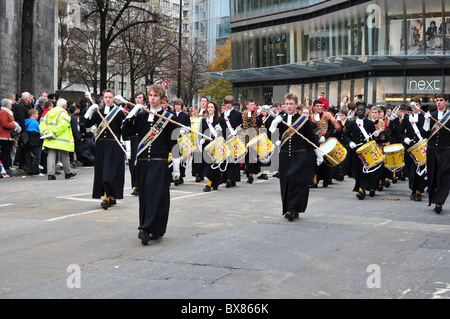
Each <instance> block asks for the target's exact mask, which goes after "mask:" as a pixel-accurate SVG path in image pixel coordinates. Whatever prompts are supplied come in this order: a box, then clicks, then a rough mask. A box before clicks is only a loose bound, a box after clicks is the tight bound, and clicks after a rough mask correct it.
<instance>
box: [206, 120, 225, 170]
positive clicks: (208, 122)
mask: <svg viewBox="0 0 450 319" xmlns="http://www.w3.org/2000/svg"><path fill="white" fill-rule="evenodd" d="M227 118H228V117H227ZM209 119H210V117H207V118H206V124H208V128H209V130H210V132H211V134H212V135H214V138H217V137H218V133H217V131H216V130H215V129H214V127H213V126H212V123H211V122H210V120H209ZM220 164H222V163H217V166H215V165H214V163H212V164H211V168H212V169H217V168H218V169H219V170H220V171H221V172H222V173H223V172H225V171H226V170H227V167H228V158H227V159H226V160H225V168H224V169H223V170H222V168H220Z"/></svg>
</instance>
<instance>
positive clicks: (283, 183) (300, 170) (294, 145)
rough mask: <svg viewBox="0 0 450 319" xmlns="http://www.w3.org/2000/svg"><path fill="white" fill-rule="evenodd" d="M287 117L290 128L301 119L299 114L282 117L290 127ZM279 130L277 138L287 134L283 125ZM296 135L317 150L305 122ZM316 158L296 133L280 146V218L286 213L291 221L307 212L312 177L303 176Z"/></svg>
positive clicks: (312, 149)
mask: <svg viewBox="0 0 450 319" xmlns="http://www.w3.org/2000/svg"><path fill="white" fill-rule="evenodd" d="M289 117H292V118H291V121H290V122H291V125H293V124H294V123H295V122H296V121H297V120H298V119H299V118H300V117H302V115H300V114H298V113H295V114H294V115H288V114H287V113H285V114H283V116H282V118H283V121H284V122H286V123H289ZM278 129H279V133H280V138H282V136H283V134H284V133H285V132H286V131H287V130H290V128H289V127H288V126H286V124H284V123H279V124H278ZM298 132H299V133H300V134H302V135H303V136H304V137H305V138H307V139H308V140H309V141H311V142H313V143H314V144H315V145H316V146H317V147H318V146H319V143H318V140H317V137H316V135H315V134H314V132H313V129H312V125H311V123H310V122H309V120H308V119H306V122H305V124H303V126H301V128H300V129H298ZM315 158H316V157H315V156H314V148H313V147H312V146H311V145H310V144H309V143H308V142H307V141H305V139H304V138H302V137H301V136H299V135H298V134H297V133H295V132H294V134H293V135H292V136H291V137H290V138H289V139H288V140H287V141H286V142H285V143H284V144H283V145H280V154H279V159H280V162H279V177H280V188H281V200H282V203H283V212H282V214H283V215H284V214H286V213H287V212H289V213H291V214H292V215H293V216H294V217H297V216H298V214H299V213H304V212H305V211H306V208H307V206H308V199H309V185H310V184H311V182H312V179H311V177H312V176H311V175H309V174H305V172H309V171H310V169H311V167H313V166H314V165H315ZM311 162H313V163H311Z"/></svg>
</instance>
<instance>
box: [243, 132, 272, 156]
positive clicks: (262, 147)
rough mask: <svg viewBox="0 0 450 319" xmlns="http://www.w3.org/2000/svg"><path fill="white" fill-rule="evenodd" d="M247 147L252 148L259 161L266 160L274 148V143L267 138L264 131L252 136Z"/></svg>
mask: <svg viewBox="0 0 450 319" xmlns="http://www.w3.org/2000/svg"><path fill="white" fill-rule="evenodd" d="M247 147H248V148H249V149H250V148H253V149H254V150H255V151H256V153H257V154H258V156H259V160H260V161H261V162H268V161H269V160H270V157H271V156H272V154H273V151H274V150H275V145H274V144H273V143H272V142H271V141H270V140H269V137H268V136H267V134H266V133H261V134H259V135H258V136H256V137H254V138H252V139H251V140H250V141H249V142H248V143H247Z"/></svg>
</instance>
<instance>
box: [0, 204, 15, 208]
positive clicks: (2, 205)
mask: <svg viewBox="0 0 450 319" xmlns="http://www.w3.org/2000/svg"><path fill="white" fill-rule="evenodd" d="M12 205H14V204H0V207H5V206H12Z"/></svg>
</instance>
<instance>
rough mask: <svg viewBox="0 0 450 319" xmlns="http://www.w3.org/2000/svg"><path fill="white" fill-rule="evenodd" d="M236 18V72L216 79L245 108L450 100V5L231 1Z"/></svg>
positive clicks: (434, 0)
mask: <svg viewBox="0 0 450 319" xmlns="http://www.w3.org/2000/svg"><path fill="white" fill-rule="evenodd" d="M230 12H231V39H232V64H233V70H232V71H228V72H221V73H218V74H213V75H212V76H216V77H222V78H227V79H229V80H231V81H232V82H233V87H234V92H233V94H234V95H235V96H236V97H239V100H240V101H243V100H244V99H245V98H247V97H251V98H254V99H256V100H257V101H258V103H260V104H271V103H273V102H274V101H276V100H281V99H282V98H283V96H284V94H285V93H287V92H294V93H296V94H297V95H298V96H299V97H300V98H301V101H302V103H303V104H305V105H310V104H311V103H312V101H313V100H314V99H316V98H317V97H319V96H320V93H321V92H325V93H326V96H327V99H328V100H329V102H330V103H331V104H333V105H339V103H340V102H341V101H344V100H347V99H348V100H350V101H353V100H354V99H355V96H356V95H358V94H363V95H364V99H365V101H366V102H368V103H369V104H378V103H392V104H398V103H403V102H404V101H406V100H409V98H411V97H413V96H421V97H423V99H424V102H425V105H426V104H427V103H431V102H433V96H434V94H437V93H442V92H445V93H449V92H450V0H396V1H393V0H373V1H363V0H359V1H342V0H331V1H324V0H321V1H319V0H316V1H314V0H309V1H307V0H253V1H251V0H250V1H243V0H231V1H230Z"/></svg>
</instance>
